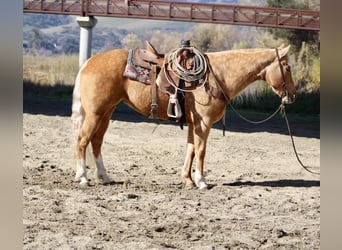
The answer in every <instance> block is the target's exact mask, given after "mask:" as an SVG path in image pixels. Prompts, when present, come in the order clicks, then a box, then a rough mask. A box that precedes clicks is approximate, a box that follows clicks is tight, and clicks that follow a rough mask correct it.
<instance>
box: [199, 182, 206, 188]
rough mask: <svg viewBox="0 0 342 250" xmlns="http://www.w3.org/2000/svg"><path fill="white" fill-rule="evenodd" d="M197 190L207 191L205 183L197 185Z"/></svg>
mask: <svg viewBox="0 0 342 250" xmlns="http://www.w3.org/2000/svg"><path fill="white" fill-rule="evenodd" d="M198 189H200V190H203V189H208V185H207V183H205V182H200V183H199V184H198Z"/></svg>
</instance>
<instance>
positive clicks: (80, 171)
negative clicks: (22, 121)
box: [75, 115, 100, 185]
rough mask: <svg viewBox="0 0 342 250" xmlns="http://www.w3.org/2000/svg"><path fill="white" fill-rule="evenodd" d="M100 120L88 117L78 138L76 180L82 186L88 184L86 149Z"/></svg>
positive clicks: (92, 116) (95, 117)
mask: <svg viewBox="0 0 342 250" xmlns="http://www.w3.org/2000/svg"><path fill="white" fill-rule="evenodd" d="M99 120H100V117H99V116H94V115H86V117H85V120H84V122H83V124H82V126H81V129H80V132H79V135H78V138H77V145H76V176H75V180H76V181H80V184H81V185H86V184H88V178H87V173H86V149H87V146H88V144H89V142H90V140H91V138H92V136H93V134H94V132H95V131H96V128H97V124H98V122H99Z"/></svg>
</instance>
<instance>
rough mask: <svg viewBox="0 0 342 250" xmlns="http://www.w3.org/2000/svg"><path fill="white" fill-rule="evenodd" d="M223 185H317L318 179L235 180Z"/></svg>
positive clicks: (318, 184)
mask: <svg viewBox="0 0 342 250" xmlns="http://www.w3.org/2000/svg"><path fill="white" fill-rule="evenodd" d="M223 186H261V187H319V186H320V181H318V180H303V179H298V180H286V179H285V180H274V181H236V182H232V183H224V184H223Z"/></svg>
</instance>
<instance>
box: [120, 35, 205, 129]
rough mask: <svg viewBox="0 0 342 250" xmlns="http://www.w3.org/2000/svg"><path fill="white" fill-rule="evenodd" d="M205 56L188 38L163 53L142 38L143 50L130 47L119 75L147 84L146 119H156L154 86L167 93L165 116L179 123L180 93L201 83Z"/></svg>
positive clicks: (182, 109) (181, 103) (182, 93)
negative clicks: (147, 103)
mask: <svg viewBox="0 0 342 250" xmlns="http://www.w3.org/2000/svg"><path fill="white" fill-rule="evenodd" d="M207 73H208V66H207V58H206V57H205V56H204V55H203V54H202V53H201V52H200V51H199V50H197V49H196V48H195V47H191V46H190V41H189V40H182V42H181V46H180V47H179V48H176V49H174V50H172V51H170V52H169V53H167V54H166V55H164V54H160V53H158V51H157V50H156V49H155V48H154V47H153V45H152V44H151V43H150V42H148V41H146V50H145V49H130V50H129V53H128V58H127V65H126V67H125V71H124V73H123V76H125V77H128V78H129V79H131V80H135V81H139V82H142V83H144V84H148V85H151V97H152V100H151V111H150V118H158V115H157V113H158V112H157V111H158V103H157V87H158V88H159V90H160V91H162V92H164V93H168V94H169V97H170V98H169V104H168V108H167V115H168V116H169V117H170V119H175V120H176V121H177V122H180V123H181V127H182V124H183V123H184V122H185V116H184V92H188V91H192V90H193V89H195V88H196V87H197V86H199V85H202V84H204V83H205V82H206V81H207V77H208V74H207Z"/></svg>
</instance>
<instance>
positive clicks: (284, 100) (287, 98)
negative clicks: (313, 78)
mask: <svg viewBox="0 0 342 250" xmlns="http://www.w3.org/2000/svg"><path fill="white" fill-rule="evenodd" d="M295 100H296V94H293V95H290V94H287V95H286V96H284V97H283V98H282V99H281V102H282V103H283V104H291V103H294V102H295Z"/></svg>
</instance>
